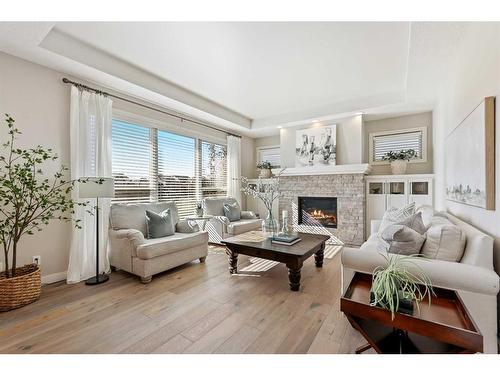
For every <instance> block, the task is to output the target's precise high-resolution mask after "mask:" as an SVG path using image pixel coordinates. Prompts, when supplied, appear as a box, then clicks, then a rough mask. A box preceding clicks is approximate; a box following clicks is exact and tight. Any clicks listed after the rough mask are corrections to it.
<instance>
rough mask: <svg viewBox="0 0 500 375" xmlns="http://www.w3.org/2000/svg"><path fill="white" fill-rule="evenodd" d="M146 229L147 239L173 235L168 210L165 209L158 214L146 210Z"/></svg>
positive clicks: (173, 228)
mask: <svg viewBox="0 0 500 375" xmlns="http://www.w3.org/2000/svg"><path fill="white" fill-rule="evenodd" d="M146 228H147V233H148V236H147V237H148V238H160V237H166V236H172V235H173V234H174V233H175V226H174V223H173V220H172V213H171V212H170V209H169V208H167V209H166V210H165V211H162V212H160V213H159V214H157V213H156V212H153V211H149V210H146Z"/></svg>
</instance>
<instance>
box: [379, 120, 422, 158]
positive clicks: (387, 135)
mask: <svg viewBox="0 0 500 375" xmlns="http://www.w3.org/2000/svg"><path fill="white" fill-rule="evenodd" d="M369 138H370V163H372V164H386V163H387V162H386V161H384V160H382V157H383V156H384V155H385V154H386V153H387V152H389V151H395V152H397V151H402V150H408V149H413V150H415V151H416V152H417V158H416V159H414V160H411V162H413V163H415V162H416V163H418V162H426V161H427V128H426V127H422V128H413V129H405V130H397V131H387V132H379V133H371V134H370V137H369Z"/></svg>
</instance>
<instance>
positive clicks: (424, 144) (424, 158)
mask: <svg viewBox="0 0 500 375" xmlns="http://www.w3.org/2000/svg"><path fill="white" fill-rule="evenodd" d="M416 131H421V132H422V158H420V159H412V160H410V161H409V163H412V164H417V163H427V126H421V127H417V128H408V129H401V130H387V131H382V132H375V133H370V135H369V140H368V142H369V149H368V153H369V163H370V164H372V165H389V164H391V163H390V162H389V161H386V160H377V161H375V160H373V138H374V137H378V136H381V135H393V134H402V133H411V132H416Z"/></svg>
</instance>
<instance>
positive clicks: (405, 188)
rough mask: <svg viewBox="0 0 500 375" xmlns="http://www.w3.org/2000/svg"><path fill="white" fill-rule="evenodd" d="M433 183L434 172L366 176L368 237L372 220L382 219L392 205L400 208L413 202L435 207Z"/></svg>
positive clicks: (418, 204)
mask: <svg viewBox="0 0 500 375" xmlns="http://www.w3.org/2000/svg"><path fill="white" fill-rule="evenodd" d="M433 185H434V175H433V174H408V175H378V176H377V175H371V176H366V235H367V237H368V236H369V235H370V223H371V221H372V220H377V219H382V216H383V215H384V212H385V211H386V210H387V209H388V208H390V207H395V208H399V207H403V206H404V205H407V204H409V203H412V202H415V204H416V205H417V206H420V205H429V206H433V207H434V196H433V187H434V186H433Z"/></svg>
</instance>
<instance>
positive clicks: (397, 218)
mask: <svg viewBox="0 0 500 375" xmlns="http://www.w3.org/2000/svg"><path fill="white" fill-rule="evenodd" d="M414 213H415V202H412V203H410V204H409V205H406V206H404V207H401V208H390V209H388V210H387V211H386V212H385V213H384V216H383V217H382V222H381V223H380V227H379V230H378V231H379V233H381V232H382V231H383V230H384V229H385V228H387V227H388V226H389V225H392V224H396V223H399V222H401V221H403V220H404V219H407V218H408V217H410V216H412V215H413V214H414Z"/></svg>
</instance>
